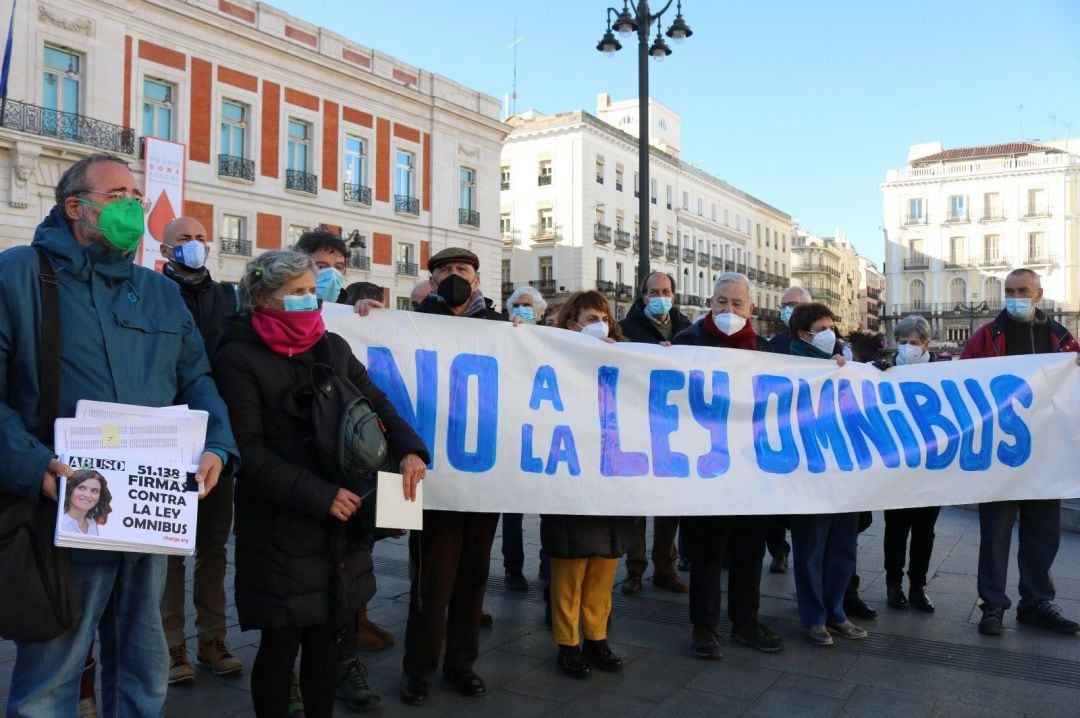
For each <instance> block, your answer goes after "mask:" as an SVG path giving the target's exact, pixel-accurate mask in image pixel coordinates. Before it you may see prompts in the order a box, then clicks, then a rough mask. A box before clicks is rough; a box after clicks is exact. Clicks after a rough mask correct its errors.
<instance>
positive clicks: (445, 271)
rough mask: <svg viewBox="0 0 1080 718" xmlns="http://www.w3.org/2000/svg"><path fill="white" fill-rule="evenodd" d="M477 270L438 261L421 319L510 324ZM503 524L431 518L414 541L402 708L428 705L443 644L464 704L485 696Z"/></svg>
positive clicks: (440, 514) (461, 262)
mask: <svg viewBox="0 0 1080 718" xmlns="http://www.w3.org/2000/svg"><path fill="white" fill-rule="evenodd" d="M479 268H480V260H479V259H478V258H477V256H476V255H475V254H473V253H472V252H470V251H469V250H467V249H463V248H460V247H449V248H447V249H444V250H442V251H441V252H438V253H437V254H435V255H433V256H432V257H431V259H429V260H428V271H429V272H431V280H430V281H431V287H432V289H431V293H430V294H428V295H427V297H426V298H425V299H424V300H423V301H422V302H420V305H419V306H418V307H417V309H416V311H417V312H422V313H425V314H443V315H447V316H451V317H470V318H476V319H494V320H502V321H505V320H506V317H505V316H504V315H503V314H500V313H499V312H498V311H496V310H495V309H494V308H493V307H492V302H491V300H489V299H487V298H485V297H484V295H483V294H482V293H481V292H480V277H479V275H478V274H477V270H478V269H479ZM358 311H359V309H358ZM455 329H458V328H457V327H455ZM460 329H461V330H466V331H467V330H468V326H463V327H460ZM498 521H499V515H498V514H486V513H473V512H465V511H430V510H429V511H424V530H423V531H413V532H412V533H411V534H410V536H409V558H410V563H411V564H412V566H413V571H412V587H411V590H410V593H409V621H408V624H407V625H406V628H405V657H404V659H403V661H402V668H403V672H402V676H401V685H400V693H401V700H402V701H404V702H405V703H408V704H410V705H417V704H420V703H423V702H425V701H426V700H427V694H428V686H427V679H428V677H429V676H431V675H432V674H433V673H435V670H436V669H437V668H438V667H439V651H440V650H442V648H443V640H444V637H445V642H446V652H445V654H444V656H443V661H442V664H443V666H442V671H443V678H444V679H446V680H447V681H448V682H450V683H451V684H452V685H453V686H454V687H455V688H456V689H457V690H458V692H459V693H461V694H462V695H465V696H469V697H478V696H482V695H484V694H485V693H486V692H487V689H486V687H485V686H484V681H483V680H482V679H481V678H480V676H478V675H476V673H475V672H473V669H472V667H473V663H474V662H475V661H476V657H477V656H478V655H479V653H480V615H481V613H482V608H483V603H484V588H485V586H486V585H487V577H488V566H489V564H490V560H491V542H492V539H494V538H495V527H496V525H497V524H498Z"/></svg>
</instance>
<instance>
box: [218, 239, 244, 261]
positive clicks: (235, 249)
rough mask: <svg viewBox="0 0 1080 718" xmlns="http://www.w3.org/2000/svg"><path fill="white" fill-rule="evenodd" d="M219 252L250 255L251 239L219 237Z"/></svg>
mask: <svg viewBox="0 0 1080 718" xmlns="http://www.w3.org/2000/svg"><path fill="white" fill-rule="evenodd" d="M221 253H222V254H237V255H240V256H242V257H250V256H251V240H250V239H229V238H227V237H222V238H221Z"/></svg>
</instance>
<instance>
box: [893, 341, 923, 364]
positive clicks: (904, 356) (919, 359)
mask: <svg viewBox="0 0 1080 718" xmlns="http://www.w3.org/2000/svg"><path fill="white" fill-rule="evenodd" d="M928 361H930V352H928V351H926V350H925V349H923V348H922V347H921V346H919V345H918V344H901V345H899V346H897V347H896V365H897V366H903V365H904V364H924V363H926V362H928Z"/></svg>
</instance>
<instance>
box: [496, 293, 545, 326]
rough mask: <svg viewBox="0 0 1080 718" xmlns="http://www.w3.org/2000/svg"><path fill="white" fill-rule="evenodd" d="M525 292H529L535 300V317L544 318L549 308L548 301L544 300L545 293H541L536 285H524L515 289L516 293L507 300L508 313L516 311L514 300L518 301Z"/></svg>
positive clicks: (537, 318)
mask: <svg viewBox="0 0 1080 718" xmlns="http://www.w3.org/2000/svg"><path fill="white" fill-rule="evenodd" d="M523 294H528V295H529V296H530V297H532V300H533V317H535V318H536V320H537V321H539V320H541V319H543V317H544V311H545V310H547V301H545V300H544V295H543V294H541V293H540V290H538V289H537V288H536V287H530V286H529V285H525V286H524V287H518V288H517V289H515V290H514V293H513V294H511V295H510V297H509V298H508V299H507V300H506V313H507V314H513V313H514V302H516V301H517V300H518V299H519V298H521V296H522V295H523Z"/></svg>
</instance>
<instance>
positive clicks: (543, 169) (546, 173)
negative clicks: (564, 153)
mask: <svg viewBox="0 0 1080 718" xmlns="http://www.w3.org/2000/svg"><path fill="white" fill-rule="evenodd" d="M552 171H553V170H552V168H551V160H540V174H539V175H538V176H537V179H536V183H537V184H538V185H549V184H551V175H552Z"/></svg>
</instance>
